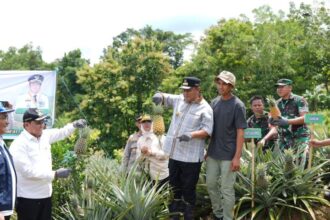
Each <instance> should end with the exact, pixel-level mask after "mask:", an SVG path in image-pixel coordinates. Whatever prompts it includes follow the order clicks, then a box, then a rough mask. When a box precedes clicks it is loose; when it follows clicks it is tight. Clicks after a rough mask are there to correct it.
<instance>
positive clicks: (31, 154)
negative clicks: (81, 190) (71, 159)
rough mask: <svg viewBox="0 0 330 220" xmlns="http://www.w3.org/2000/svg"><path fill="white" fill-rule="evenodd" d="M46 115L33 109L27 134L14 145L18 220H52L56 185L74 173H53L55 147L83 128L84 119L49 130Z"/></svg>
mask: <svg viewBox="0 0 330 220" xmlns="http://www.w3.org/2000/svg"><path fill="white" fill-rule="evenodd" d="M46 118H47V116H46V115H43V114H42V113H41V112H40V111H39V110H38V109H36V108H29V109H27V110H26V112H25V113H24V115H23V127H24V130H23V132H22V133H21V134H20V135H19V136H18V137H17V138H16V139H15V140H14V141H13V143H12V144H11V146H10V152H11V154H12V155H13V159H14V165H15V168H16V172H17V205H16V211H17V216H18V220H48V219H49V220H50V219H51V207H52V206H51V195H52V181H53V180H54V179H55V178H67V177H68V176H69V174H70V172H71V170H70V169H67V168H60V169H58V170H56V171H53V170H52V157H51V149H50V148H51V144H52V143H54V142H57V141H60V140H62V139H64V138H66V137H68V136H69V135H71V134H72V133H73V131H74V130H75V128H83V127H85V126H86V121H85V120H84V119H80V120H77V121H74V122H73V123H69V124H67V125H66V126H64V127H63V128H60V129H45V130H44V123H45V121H44V120H45V119H46Z"/></svg>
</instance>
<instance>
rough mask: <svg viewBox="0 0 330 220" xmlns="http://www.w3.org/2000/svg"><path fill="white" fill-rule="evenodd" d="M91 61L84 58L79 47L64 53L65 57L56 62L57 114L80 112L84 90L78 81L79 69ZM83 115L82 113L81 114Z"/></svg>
mask: <svg viewBox="0 0 330 220" xmlns="http://www.w3.org/2000/svg"><path fill="white" fill-rule="evenodd" d="M88 63H89V62H88V61H87V60H85V59H83V58H82V56H81V51H80V50H79V49H77V50H73V51H70V52H68V53H67V54H64V57H63V58H62V59H60V60H58V61H56V63H55V64H54V65H55V66H56V67H57V78H58V80H57V90H56V97H57V98H56V104H57V105H56V115H60V114H62V113H65V112H72V113H73V114H72V115H76V114H79V113H80V112H79V109H77V108H78V106H79V103H80V102H81V101H82V98H83V97H82V95H83V94H84V91H83V89H82V87H81V85H80V84H78V83H77V71H78V70H79V69H80V68H82V67H83V66H84V65H87V64H88ZM80 117H82V115H80Z"/></svg>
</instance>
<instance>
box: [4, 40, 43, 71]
mask: <svg viewBox="0 0 330 220" xmlns="http://www.w3.org/2000/svg"><path fill="white" fill-rule="evenodd" d="M47 67H48V66H47V65H46V63H45V62H44V61H43V60H42V52H41V49H40V48H39V47H37V48H36V49H34V48H33V45H32V44H26V45H25V46H23V47H22V48H19V49H18V48H16V47H9V48H8V51H2V50H0V70H44V69H47Z"/></svg>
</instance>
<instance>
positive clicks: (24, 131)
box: [22, 129, 40, 141]
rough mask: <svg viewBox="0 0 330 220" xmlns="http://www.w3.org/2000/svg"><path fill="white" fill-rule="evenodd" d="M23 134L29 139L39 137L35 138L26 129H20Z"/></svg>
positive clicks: (34, 139)
mask: <svg viewBox="0 0 330 220" xmlns="http://www.w3.org/2000/svg"><path fill="white" fill-rule="evenodd" d="M22 133H23V135H24V136H25V138H26V139H28V140H30V141H38V140H39V139H40V138H37V137H35V136H33V135H32V134H30V133H29V132H28V131H27V130H25V129H24V130H23V131H22Z"/></svg>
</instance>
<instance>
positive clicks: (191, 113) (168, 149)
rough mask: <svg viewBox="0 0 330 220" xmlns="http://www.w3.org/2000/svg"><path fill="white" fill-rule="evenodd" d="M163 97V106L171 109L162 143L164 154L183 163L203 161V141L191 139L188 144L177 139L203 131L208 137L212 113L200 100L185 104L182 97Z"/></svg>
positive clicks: (204, 102)
mask: <svg viewBox="0 0 330 220" xmlns="http://www.w3.org/2000/svg"><path fill="white" fill-rule="evenodd" d="M163 95H164V104H165V106H167V107H172V108H173V116H172V121H171V125H170V127H169V129H168V132H167V136H166V139H165V142H164V152H165V153H166V154H168V155H169V157H170V158H171V159H174V160H178V161H183V162H200V161H203V160H204V149H205V139H200V138H193V139H191V140H190V141H188V142H184V141H182V142H179V140H178V139H177V137H179V136H181V135H182V134H184V133H185V132H193V131H198V130H204V131H206V132H207V133H208V134H209V135H211V134H212V128H213V111H212V108H211V107H210V105H209V104H208V103H207V102H206V101H205V100H204V99H202V100H201V101H200V102H198V103H187V102H185V101H184V97H183V95H170V94H165V93H163Z"/></svg>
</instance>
